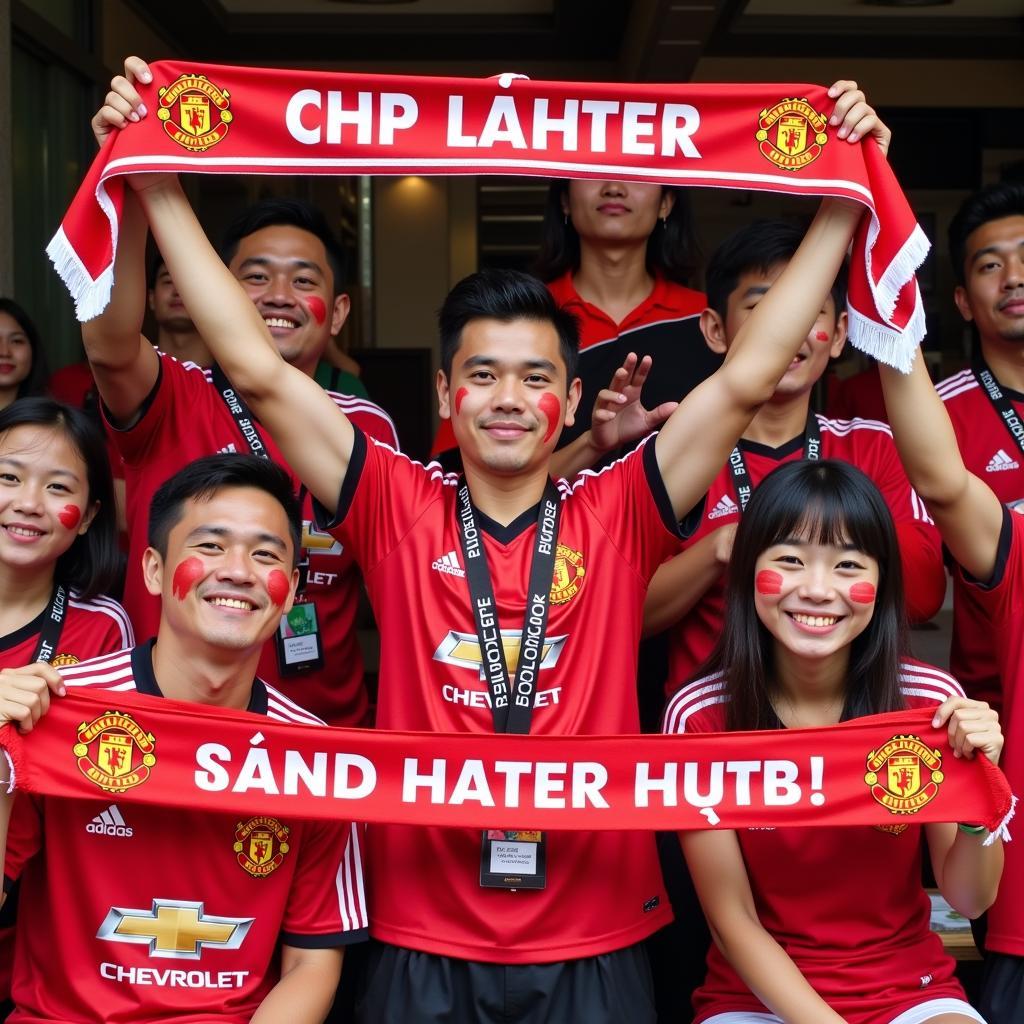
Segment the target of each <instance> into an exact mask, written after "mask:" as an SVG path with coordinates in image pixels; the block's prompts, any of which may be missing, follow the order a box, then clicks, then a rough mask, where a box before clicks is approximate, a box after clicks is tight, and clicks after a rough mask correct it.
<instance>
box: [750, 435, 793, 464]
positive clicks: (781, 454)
mask: <svg viewBox="0 0 1024 1024" xmlns="http://www.w3.org/2000/svg"><path fill="white" fill-rule="evenodd" d="M736 447H737V448H739V450H740V451H741V452H747V453H748V454H749V455H760V456H761V457H762V458H765V459H771V460H772V461H773V462H781V461H782V460H783V459H786V458H788V457H789V456H790V455H795V454H796V453H797V452H799V451H802V450H803V447H804V435H803V434H797V435H796V437H794V438H791V439H790V440H789V441H785V442H784V443H783V444H780V445H778V446H777V447H772V445H770V444H762V443H761V442H760V441H748V440H747V439H746V438H745V437H741V438H740V440H739V443H738V444H737V445H736Z"/></svg>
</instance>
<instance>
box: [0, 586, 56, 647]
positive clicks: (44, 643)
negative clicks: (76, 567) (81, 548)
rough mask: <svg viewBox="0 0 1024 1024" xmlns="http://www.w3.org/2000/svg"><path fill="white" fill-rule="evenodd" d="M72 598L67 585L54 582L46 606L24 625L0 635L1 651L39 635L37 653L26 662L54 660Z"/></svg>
mask: <svg viewBox="0 0 1024 1024" xmlns="http://www.w3.org/2000/svg"><path fill="white" fill-rule="evenodd" d="M70 598H71V595H70V594H69V593H68V591H67V588H66V587H63V586H61V585H60V584H59V583H54V585H53V590H52V591H51V592H50V600H49V601H47V602H46V607H45V608H44V609H43V610H42V611H41V612H40V613H39V614H38V615H36V616H35V617H34V618H32V619H31V620H30V621H29V622H26V623H25V625H24V626H20V627H19V628H18V629H16V630H14V632H12V633H8V634H7V635H6V636H3V637H0V651H8V650H10V649H11V648H13V647H17V646H18V644H23V643H24V642H25V641H26V640H29V639H31V638H32V637H34V636H38V637H39V641H38V642H37V643H36V649H35V654H33V656H32V657H31V658H26V659H25V660H26V662H30V661H47V662H48V661H50V660H52V658H53V656H54V654H56V653H57V642H58V641H59V640H60V634H61V630H62V629H63V628H64V620H65V618H66V617H67V609H68V601H69V600H70Z"/></svg>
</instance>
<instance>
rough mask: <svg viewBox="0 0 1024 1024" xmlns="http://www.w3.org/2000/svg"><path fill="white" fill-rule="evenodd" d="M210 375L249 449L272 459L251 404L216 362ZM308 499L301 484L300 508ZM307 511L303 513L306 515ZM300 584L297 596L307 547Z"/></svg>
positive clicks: (301, 556)
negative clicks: (250, 409) (234, 386)
mask: <svg viewBox="0 0 1024 1024" xmlns="http://www.w3.org/2000/svg"><path fill="white" fill-rule="evenodd" d="M210 376H211V377H213V386H214V387H215V388H216V389H217V392H218V393H219V394H220V397H221V400H222V401H223V402H224V405H225V406H226V408H227V410H228V412H229V413H231V417H232V419H234V421H235V424H236V426H237V427H238V431H239V433H240V434H241V435H242V437H243V438H244V439H245V443H246V444H247V445H248V446H249V451H250V452H251V453H252V454H253V455H255V456H256V457H257V458H258V459H267V460H269V459H270V456H269V455H268V454H267V449H266V446H265V445H264V444H263V440H262V438H261V437H260V434H259V431H258V430H257V429H256V420H255V419H254V418H253V415H252V413H251V412H250V411H249V406H247V405H246V404H245V400H244V399H243V398H242V397H241V396H240V395H239V394H238V393H237V392H236V391H235V389H234V388H233V387H232V386H231V382H230V381H229V380H228V379H227V377H226V376H225V375H224V371H223V370H222V369H221V368H220V367H219V366H218V365H217V364H216V363H214V364H213V366H212V367H211V368H210ZM305 500H306V485H305V484H300V485H299V509H300V510H302V509H304V507H305V506H304V502H305ZM304 514H305V513H303V515H304ZM298 570H299V586H298V589H297V590H296V591H295V596H296V597H299V596H301V595H302V593H303V592H304V591H305V589H306V580H307V578H308V577H309V554H308V552H307V551H306V549H305V548H300V549H299V564H298Z"/></svg>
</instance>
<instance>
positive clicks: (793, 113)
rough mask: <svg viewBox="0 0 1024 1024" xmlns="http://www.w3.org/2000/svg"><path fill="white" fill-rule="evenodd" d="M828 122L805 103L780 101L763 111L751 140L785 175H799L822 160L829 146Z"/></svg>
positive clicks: (792, 100)
mask: <svg viewBox="0 0 1024 1024" xmlns="http://www.w3.org/2000/svg"><path fill="white" fill-rule="evenodd" d="M827 124H828V118H827V117H825V116H824V114H819V113H818V112H817V111H816V110H815V109H814V107H812V106H811V105H810V104H809V103H808V102H807V100H805V99H797V98H793V99H791V100H780V101H779V102H778V103H776V104H775V106H774V107H771V108H768V109H765V110H762V111H761V113H760V115H759V117H758V122H757V133H756V135H755V136H754V137H755V138H756V139H757V141H758V143H759V146H758V148H759V149H760V150H761V155H762V156H764V157H766V158H767V159H768V160H770V161H771V162H772V163H773V164H775V166H776V167H781V168H782V169H783V170H784V171H798V170H800V168H801V167H806V166H807V165H808V164H809V163H811V162H812V161H814V160H817V159H818V157H819V156H821V150H822V147H823V146H824V145H825V143H826V142H828V135H826V134H825V126H826V125H827Z"/></svg>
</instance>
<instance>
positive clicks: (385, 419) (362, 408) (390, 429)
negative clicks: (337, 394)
mask: <svg viewBox="0 0 1024 1024" xmlns="http://www.w3.org/2000/svg"><path fill="white" fill-rule="evenodd" d="M335 401H337V402H338V406H339V408H340V409H341V411H342V412H343V413H344V414H345V415H346V416H347V417H348V418H349V419H350V420H351V421H352V423H353V425H354V426H357V427H358V428H359V429H360V430H361V431H362V432H363V433H364V434H365V435H366V436H367V437H368V438H371V437H372V438H373V439H374V440H375V441H381V442H382V443H384V444H386V445H388V447H390V448H394V449H395V451H396V452H397V451H399V450H400V449H399V447H398V432H397V431H396V430H395V424H394V423H393V422H392V420H391V417H390V416H389V415H388V414H387V413H386V412H385V411H384V410H383V409H382V408H381V407H380V406H379V405H376V404H375V403H374V402H370V401H368V400H367V399H365V398H364V399H352V398H345V399H343V400H340V401H339V400H338V399H335Z"/></svg>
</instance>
